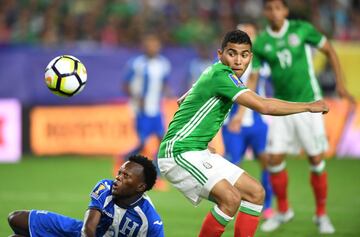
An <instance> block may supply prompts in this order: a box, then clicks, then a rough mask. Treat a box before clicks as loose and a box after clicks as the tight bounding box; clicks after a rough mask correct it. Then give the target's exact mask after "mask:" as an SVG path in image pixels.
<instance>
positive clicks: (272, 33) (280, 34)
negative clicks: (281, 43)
mask: <svg viewBox="0 0 360 237" xmlns="http://www.w3.org/2000/svg"><path fill="white" fill-rule="evenodd" d="M288 28H289V21H288V20H286V19H285V21H284V24H283V26H282V27H281V29H280V31H279V32H275V31H273V30H272V29H271V27H270V26H267V27H266V31H267V32H268V34H269V35H270V36H272V37H274V38H281V37H283V36H284V35H285V33H286V31H287V30H288Z"/></svg>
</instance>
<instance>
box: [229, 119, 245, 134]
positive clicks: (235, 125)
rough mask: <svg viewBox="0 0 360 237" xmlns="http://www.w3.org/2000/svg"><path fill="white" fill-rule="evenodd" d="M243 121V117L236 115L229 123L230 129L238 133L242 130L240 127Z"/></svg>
mask: <svg viewBox="0 0 360 237" xmlns="http://www.w3.org/2000/svg"><path fill="white" fill-rule="evenodd" d="M241 122H242V119H241V118H237V117H236V116H235V117H233V118H232V119H231V120H230V122H229V124H228V129H229V131H230V132H233V133H238V132H240V129H241Z"/></svg>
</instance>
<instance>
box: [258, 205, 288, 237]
mask: <svg viewBox="0 0 360 237" xmlns="http://www.w3.org/2000/svg"><path fill="white" fill-rule="evenodd" d="M294 215H295V214H294V211H293V210H292V209H291V208H289V209H288V210H287V211H286V212H285V213H276V214H275V215H274V216H273V217H271V218H270V219H267V220H266V221H265V222H264V223H262V225H261V226H260V229H261V230H262V231H263V232H271V231H274V230H276V229H277V228H279V226H280V225H281V224H284V223H286V222H289V221H290V220H291V219H292V218H293V217H294Z"/></svg>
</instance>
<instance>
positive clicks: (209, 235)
mask: <svg viewBox="0 0 360 237" xmlns="http://www.w3.org/2000/svg"><path fill="white" fill-rule="evenodd" d="M232 219H233V217H230V216H228V215H226V214H225V213H223V212H222V211H221V210H220V208H219V207H218V206H217V205H216V206H214V207H213V208H212V209H211V210H210V212H209V213H208V214H207V216H206V217H205V220H204V222H203V224H202V227H201V230H200V234H199V237H219V236H221V235H222V233H223V232H224V231H225V226H226V225H227V224H228V223H229V221H231V220H232Z"/></svg>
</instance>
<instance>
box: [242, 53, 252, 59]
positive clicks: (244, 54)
mask: <svg viewBox="0 0 360 237" xmlns="http://www.w3.org/2000/svg"><path fill="white" fill-rule="evenodd" d="M249 56H250V53H249V52H243V53H242V54H241V57H242V58H248V57H249Z"/></svg>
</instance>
